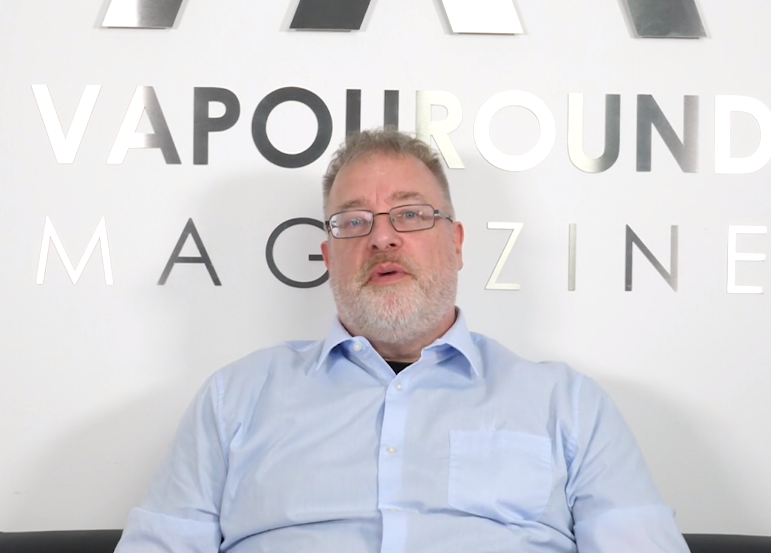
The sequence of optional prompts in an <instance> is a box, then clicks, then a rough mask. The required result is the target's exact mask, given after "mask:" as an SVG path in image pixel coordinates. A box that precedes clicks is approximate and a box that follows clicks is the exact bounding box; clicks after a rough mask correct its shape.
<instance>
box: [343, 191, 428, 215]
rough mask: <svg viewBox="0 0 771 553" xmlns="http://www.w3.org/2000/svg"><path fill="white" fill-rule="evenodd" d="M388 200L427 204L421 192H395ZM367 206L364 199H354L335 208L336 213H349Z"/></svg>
mask: <svg viewBox="0 0 771 553" xmlns="http://www.w3.org/2000/svg"><path fill="white" fill-rule="evenodd" d="M388 200H389V201H390V202H401V201H404V200H418V201H420V202H425V201H426V199H425V196H423V194H421V193H420V192H412V191H409V190H402V191H398V192H394V193H393V194H391V195H390V196H388ZM366 205H367V202H366V200H365V199H364V198H354V199H353V200H348V201H347V202H343V203H341V204H340V205H338V206H337V207H336V208H335V211H347V210H349V209H361V208H364V206H366Z"/></svg>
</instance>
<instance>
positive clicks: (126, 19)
mask: <svg viewBox="0 0 771 553" xmlns="http://www.w3.org/2000/svg"><path fill="white" fill-rule="evenodd" d="M181 6H182V0H111V1H110V5H109V6H108V7H107V12H106V13H105V14H104V19H103V20H102V27H125V28H132V29H170V28H172V27H173V26H174V21H175V20H176V19H177V14H179V8H180V7H181Z"/></svg>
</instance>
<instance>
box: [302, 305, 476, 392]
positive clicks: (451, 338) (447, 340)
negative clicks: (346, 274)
mask: <svg viewBox="0 0 771 553" xmlns="http://www.w3.org/2000/svg"><path fill="white" fill-rule="evenodd" d="M455 310H456V314H457V315H456V317H455V322H454V323H453V325H452V326H451V327H450V329H449V330H448V331H447V332H445V333H444V335H442V336H440V337H439V338H437V339H436V340H434V342H433V343H431V344H429V345H428V346H426V348H424V352H425V351H426V350H433V349H444V347H446V346H449V347H450V348H452V349H454V350H456V351H457V352H458V353H460V354H461V355H463V357H465V358H466V360H467V361H468V363H469V367H470V369H471V373H472V376H475V377H481V376H482V356H481V354H480V353H479V348H477V346H476V344H475V343H474V338H473V337H472V335H471V333H470V332H469V330H468V327H467V326H466V318H465V317H464V316H463V311H461V309H460V308H457V307H456V308H455ZM355 340H356V338H354V337H353V336H351V334H350V333H349V332H348V331H347V330H346V329H345V327H344V326H343V324H342V323H341V322H340V319H338V318H337V317H335V318H334V320H333V321H332V325H331V327H330V329H329V333H328V334H327V337H326V339H325V340H324V343H323V345H322V348H321V352H320V355H319V360H318V362H317V363H316V365H315V367H314V371H318V370H319V369H320V368H321V366H322V365H324V363H325V362H326V361H327V359H328V358H329V356H330V354H331V353H332V352H333V351H334V350H335V349H336V348H338V347H340V346H344V345H345V344H346V343H349V342H354V341H355ZM424 355H425V353H424Z"/></svg>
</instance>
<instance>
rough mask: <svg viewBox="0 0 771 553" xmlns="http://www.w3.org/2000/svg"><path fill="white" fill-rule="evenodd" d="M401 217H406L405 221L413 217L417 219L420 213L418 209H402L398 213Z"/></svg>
mask: <svg viewBox="0 0 771 553" xmlns="http://www.w3.org/2000/svg"><path fill="white" fill-rule="evenodd" d="M399 217H401V218H402V219H406V220H407V221H410V220H413V219H419V218H420V213H419V212H418V211H404V212H402V213H401V215H399Z"/></svg>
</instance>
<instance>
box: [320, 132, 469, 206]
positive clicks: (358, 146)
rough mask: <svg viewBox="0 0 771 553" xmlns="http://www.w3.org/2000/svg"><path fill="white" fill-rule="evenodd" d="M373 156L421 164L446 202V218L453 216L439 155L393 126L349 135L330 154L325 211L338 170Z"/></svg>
mask: <svg viewBox="0 0 771 553" xmlns="http://www.w3.org/2000/svg"><path fill="white" fill-rule="evenodd" d="M372 153H380V154H386V155H393V156H412V157H414V158H416V159H417V160H418V161H420V162H422V163H423V164H424V165H425V166H426V167H427V168H428V170H429V171H431V173H432V174H433V175H434V177H436V181H437V183H438V184H439V188H440V189H441V191H442V195H443V196H444V198H445V200H446V202H447V206H446V209H447V210H448V211H449V212H450V213H449V215H450V216H452V217H454V216H455V209H454V208H453V206H452V198H451V197H450V185H449V183H448V182H447V176H446V175H445V173H444V167H443V166H442V161H441V160H440V159H439V156H438V155H437V154H436V153H435V152H434V151H433V150H432V149H431V147H430V146H429V145H428V144H426V143H425V142H423V141H421V140H418V139H417V138H415V137H413V136H410V135H409V134H406V133H403V132H399V131H398V130H396V129H394V128H393V127H385V128H381V129H372V130H367V131H361V132H357V133H354V134H350V135H348V137H347V138H346V139H345V141H344V142H343V143H342V144H341V145H340V147H339V148H338V149H337V151H336V152H335V153H334V154H333V155H332V161H330V162H329V166H328V167H327V171H326V173H324V177H323V178H322V181H321V182H322V184H323V190H324V210H325V211H326V208H327V202H328V201H329V192H330V190H332V184H333V183H334V182H335V178H336V177H337V174H338V173H339V172H340V170H341V169H342V168H343V167H344V166H345V165H347V164H348V163H351V162H353V161H354V160H356V159H358V158H360V157H362V156H365V155H367V154H372Z"/></svg>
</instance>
